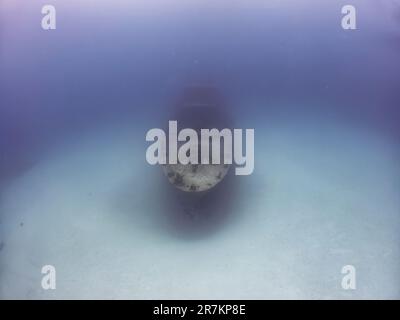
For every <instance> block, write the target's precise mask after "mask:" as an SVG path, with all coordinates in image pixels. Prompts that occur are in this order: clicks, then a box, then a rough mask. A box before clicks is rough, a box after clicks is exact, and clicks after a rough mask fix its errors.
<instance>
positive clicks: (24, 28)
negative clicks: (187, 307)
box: [0, 0, 400, 299]
mask: <svg viewBox="0 0 400 320" xmlns="http://www.w3.org/2000/svg"><path fill="white" fill-rule="evenodd" d="M44 5H53V6H54V7H55V8H56V22H57V24H56V29H54V30H44V29H42V26H41V21H42V18H43V16H44V15H43V14H42V13H41V10H42V7H43V6H44ZM345 5H352V6H354V7H355V9H356V26H357V27H356V29H355V30H351V29H350V30H345V29H343V27H342V18H343V16H344V14H343V13H342V8H343V6H345ZM188 86H212V87H213V88H217V90H218V91H219V92H220V93H221V95H222V96H223V97H224V100H225V103H226V106H225V107H226V110H227V111H226V112H227V114H226V116H227V117H229V118H231V119H233V123H234V127H235V128H242V129H247V128H253V129H254V130H255V147H254V150H255V167H254V172H253V173H252V174H251V175H248V176H235V175H232V174H231V175H229V177H227V178H226V179H224V180H223V181H221V182H220V184H219V185H218V186H217V187H215V190H210V193H209V194H208V195H207V197H205V198H204V199H205V200H204V203H202V204H201V206H200V208H199V209H198V212H195V214H194V215H193V214H187V210H186V209H185V205H186V204H185V203H186V202H187V201H189V200H188V199H187V198H186V197H187V195H185V194H181V193H178V191H177V190H176V189H175V187H174V186H173V185H171V184H170V183H169V182H168V180H167V178H166V177H165V176H164V173H163V171H162V169H161V168H159V167H158V166H151V165H149V164H148V163H147V162H146V156H145V155H146V149H147V147H148V145H149V143H148V142H146V140H145V137H146V132H147V131H148V130H150V129H152V128H164V127H166V126H167V124H168V120H175V119H172V118H171V115H173V114H174V110H175V106H176V102H177V101H178V100H179V97H180V96H181V94H182V92H183V91H184V89H185V88H187V87H188ZM399 107H400V0H329V1H317V0H296V1H294V0H292V1H290V0H280V1H278V0H257V1H246V0H231V1H228V0H222V1H213V0H205V1H204V0H203V1H201V0H186V1H183V0H163V1H162V0H135V1H128V0H114V1H106V0H97V1H92V0H68V1H60V0H58V1H55V0H46V1H45V0H31V1H23V0H2V1H1V2H0V298H2V299H13V298H15V299H400V232H399V230H400V197H399V192H400V166H399V164H400V152H399V151H400V150H399V142H400V128H399V125H398V124H399V121H400V111H399ZM211 117H212V115H211ZM230 171H231V173H232V172H233V170H230ZM46 265H51V266H54V268H55V270H56V284H57V286H56V289H54V290H45V289H44V288H43V287H42V278H43V276H44V275H43V274H42V272H41V271H42V267H43V266H46ZM348 265H350V266H353V267H354V268H355V270H356V288H354V289H350V290H349V289H346V288H344V287H343V278H344V277H345V274H344V273H342V268H343V267H344V266H348Z"/></svg>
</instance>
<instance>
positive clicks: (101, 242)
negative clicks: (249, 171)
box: [0, 124, 400, 299]
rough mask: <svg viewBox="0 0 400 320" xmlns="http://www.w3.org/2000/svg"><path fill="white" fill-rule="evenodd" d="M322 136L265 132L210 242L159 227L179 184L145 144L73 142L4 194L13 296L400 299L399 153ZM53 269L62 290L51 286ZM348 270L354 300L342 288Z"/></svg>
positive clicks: (2, 277)
mask: <svg viewBox="0 0 400 320" xmlns="http://www.w3.org/2000/svg"><path fill="white" fill-rule="evenodd" d="M321 127H323V128H325V129H324V130H326V131H325V134H323V135H321V136H320V137H317V136H316V134H315V130H314V131H312V130H310V131H307V130H303V131H300V132H295V131H294V130H291V129H289V128H290V126H284V125H282V124H280V125H278V124H275V127H271V128H269V129H265V130H264V132H261V131H260V130H259V131H257V130H256V149H255V151H256V163H255V171H254V174H253V175H252V176H251V177H238V179H240V184H241V185H242V186H243V189H244V190H246V191H245V193H244V199H243V200H242V203H241V204H242V205H241V206H240V207H237V208H235V209H234V210H236V211H235V212H234V217H235V218H232V219H227V221H226V223H225V225H223V226H221V227H220V228H219V229H218V230H216V231H215V232H213V233H210V235H207V236H203V237H200V238H197V239H185V238H183V237H179V236H177V234H176V233H174V232H172V231H171V230H170V229H168V228H166V227H165V226H166V224H165V221H163V219H162V218H160V217H163V210H164V209H163V207H162V203H163V199H162V197H161V196H159V188H160V185H161V186H162V187H164V186H168V185H169V184H168V183H167V184H165V185H164V184H162V182H161V181H162V180H160V179H165V177H164V178H162V175H163V174H162V172H161V171H160V170H158V169H157V168H154V167H151V166H149V165H147V164H146V162H145V146H144V144H143V145H142V144H141V143H138V141H142V140H141V136H143V141H144V132H133V131H132V130H127V129H115V128H110V129H109V130H105V129H104V128H99V131H98V132H93V133H91V134H88V135H87V136H85V138H84V139H82V140H79V141H78V140H75V141H74V140H71V141H70V142H65V143H63V144H60V145H59V146H58V147H57V148H55V149H53V150H52V151H49V153H48V154H47V155H46V156H45V157H43V158H42V160H41V161H40V162H38V163H37V165H36V166H34V167H33V168H32V169H31V170H30V171H29V172H26V173H24V174H23V175H22V176H20V177H18V178H16V179H15V180H14V181H13V182H12V184H10V185H9V187H8V188H7V189H6V190H5V192H4V193H3V195H2V199H1V203H0V210H1V211H0V212H1V221H2V224H1V232H2V233H1V237H0V240H1V241H3V242H4V247H3V249H2V250H1V251H0V297H1V298H22V299H23V298H30V299H33V298H38V299H42V298H144V299H149V298H152V299H154V298H160V299H163V298H171V299H172V298H189V299H190V298H210V299H214V298H216V299H217V298H232V299H235V298H294V299H295V298H322V299H325V298H400V286H399V283H400V281H399V280H400V268H399V263H400V250H399V244H400V241H399V240H400V236H399V232H398V230H399V227H400V217H399V216H400V200H399V197H398V194H399V191H400V179H399V167H398V163H399V160H400V159H399V155H398V154H397V153H395V152H394V151H395V146H394V145H391V144H390V143H388V142H387V141H386V140H384V139H383V138H382V137H377V136H374V135H373V134H369V133H367V132H356V131H351V130H349V129H346V128H345V127H343V128H340V130H339V129H338V128H336V129H335V130H333V129H332V128H331V129H329V126H325V125H321ZM330 130H331V131H330ZM261 135H264V136H263V137H261ZM133 137H134V138H133ZM311 141H312V142H313V143H310V142H311ZM21 222H23V226H20V223H21ZM45 264H51V265H54V266H55V267H56V270H57V289H56V290H48V291H45V290H43V289H42V288H41V285H40V282H41V276H42V275H41V273H40V271H41V267H42V266H43V265H45ZM346 264H352V265H354V266H355V267H356V268H357V289H356V290H355V291H345V290H343V289H342V288H341V286H340V283H341V278H342V275H341V273H340V271H341V268H342V266H344V265H346Z"/></svg>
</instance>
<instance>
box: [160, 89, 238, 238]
mask: <svg viewBox="0 0 400 320" xmlns="http://www.w3.org/2000/svg"><path fill="white" fill-rule="evenodd" d="M232 118H233V117H232V115H231V111H230V110H229V109H228V104H227V102H226V99H225V98H224V97H223V96H222V94H221V93H220V92H219V91H218V90H217V88H215V87H212V86H190V87H186V88H185V89H184V90H183V92H182V94H181V96H180V97H179V98H178V99H177V102H176V103H175V104H174V105H173V108H172V111H171V113H170V115H169V119H168V120H171V119H173V120H176V122H177V126H178V128H177V130H178V132H179V130H181V129H184V128H191V129H194V130H195V131H196V132H197V134H198V136H200V131H201V129H218V130H222V129H225V128H228V129H233V126H234V123H233V120H232ZM221 140H222V139H221ZM182 143H184V142H178V149H179V144H182ZM201 144H202V141H201V140H199V143H198V145H197V148H198V150H199V152H198V154H199V156H200V154H201V152H200V150H201ZM220 145H221V148H220V162H219V163H217V164H213V163H212V161H211V160H212V159H210V161H209V163H208V164H204V161H200V160H201V159H199V162H198V164H192V163H188V164H182V163H180V162H179V160H178V161H177V163H176V164H169V163H168V162H167V163H166V164H164V165H161V166H162V171H163V172H164V175H165V177H166V179H167V180H168V181H169V183H168V184H169V185H170V188H168V187H167V188H166V189H165V190H166V193H167V197H166V199H167V201H166V203H165V204H166V206H167V207H168V209H169V210H166V211H165V213H167V214H168V216H169V217H170V223H171V225H172V226H173V227H174V230H175V231H178V232H179V233H180V234H181V235H186V236H189V237H193V236H201V235H203V236H204V235H205V234H208V233H209V232H212V231H213V230H216V229H217V228H218V227H219V226H221V224H222V223H223V222H224V221H226V217H227V216H228V215H229V214H231V213H232V212H233V211H234V210H233V208H234V207H235V206H236V205H237V201H238V199H239V197H238V193H239V192H238V183H237V181H238V180H237V179H236V178H237V177H236V176H235V175H234V171H235V170H234V169H233V168H232V169H231V166H232V165H230V164H224V148H223V147H222V146H223V143H222V142H221V144H220ZM167 150H168V147H167ZM167 152H168V151H167ZM209 154H210V155H212V150H211V144H210V149H209Z"/></svg>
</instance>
